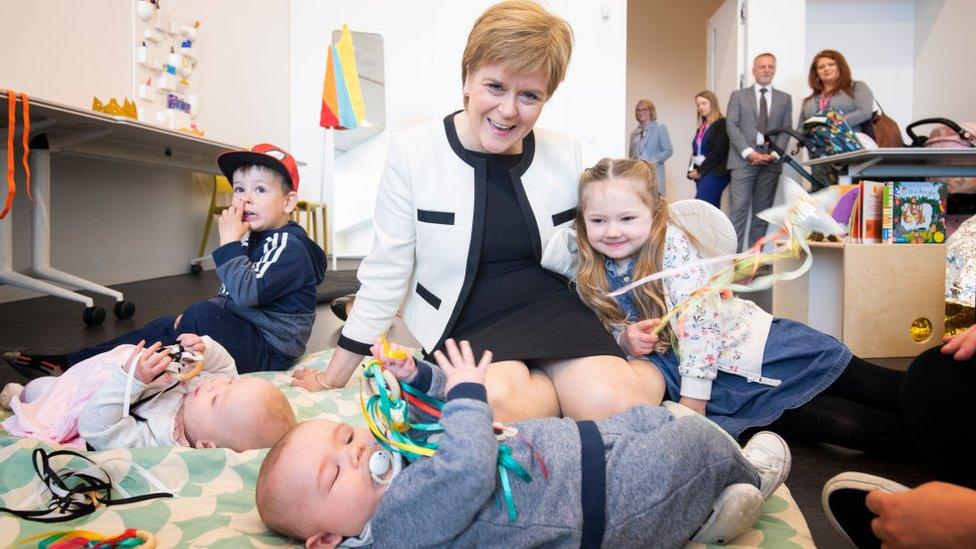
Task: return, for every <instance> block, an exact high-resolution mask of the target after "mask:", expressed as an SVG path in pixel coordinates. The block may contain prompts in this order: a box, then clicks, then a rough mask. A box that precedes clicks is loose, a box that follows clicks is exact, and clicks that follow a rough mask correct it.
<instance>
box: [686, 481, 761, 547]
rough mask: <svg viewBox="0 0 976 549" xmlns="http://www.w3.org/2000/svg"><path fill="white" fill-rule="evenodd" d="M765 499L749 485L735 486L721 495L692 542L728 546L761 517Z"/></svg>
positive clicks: (729, 487) (723, 491) (727, 487)
mask: <svg viewBox="0 0 976 549" xmlns="http://www.w3.org/2000/svg"><path fill="white" fill-rule="evenodd" d="M763 501H764V500H763V495H762V492H760V491H759V488H756V487H755V486H753V485H751V484H748V483H744V482H743V483H740V484H732V485H730V486H726V487H725V490H722V493H721V494H719V495H718V498H717V499H716V500H715V504H714V505H713V506H712V514H710V515H708V518H707V519H705V522H704V523H703V524H702V526H701V528H699V529H698V532H696V533H695V535H694V536H693V537H692V538H691V541H693V542H695V543H706V544H707V543H725V542H727V541H732V540H734V539H735V538H737V537H739V536H741V535H742V534H744V533H745V532H746V531H748V530H749V529H750V528H752V525H753V524H755V523H756V521H758V520H759V517H761V516H762V510H763Z"/></svg>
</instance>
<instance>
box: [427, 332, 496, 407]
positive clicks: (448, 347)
mask: <svg viewBox="0 0 976 549" xmlns="http://www.w3.org/2000/svg"><path fill="white" fill-rule="evenodd" d="M444 350H445V351H447V355H445V354H444V353H442V352H441V351H434V359H435V360H437V365H438V366H440V367H441V370H444V376H445V377H446V378H447V380H446V381H445V382H444V394H445V395H446V394H448V393H450V392H451V389H453V388H454V387H455V386H456V385H459V384H461V383H477V384H479V385H484V384H485V372H486V371H487V370H488V365H489V364H491V359H492V355H491V351H485V353H484V354H483V355H481V360H480V361H478V362H477V363H475V360H474V351H472V350H471V344H470V343H468V342H467V341H462V342H461V347H460V349H459V348H458V345H457V344H456V343H454V340H453V339H448V340H447V341H445V342H444Z"/></svg>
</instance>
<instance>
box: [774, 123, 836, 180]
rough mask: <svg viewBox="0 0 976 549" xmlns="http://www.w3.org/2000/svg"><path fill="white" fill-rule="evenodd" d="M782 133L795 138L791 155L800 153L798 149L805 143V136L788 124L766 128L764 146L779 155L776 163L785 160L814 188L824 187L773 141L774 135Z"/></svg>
mask: <svg viewBox="0 0 976 549" xmlns="http://www.w3.org/2000/svg"><path fill="white" fill-rule="evenodd" d="M784 133H785V134H787V135H789V136H791V137H794V138H796V141H797V144H796V149H795V150H794V151H793V155H796V154H800V149H801V148H802V147H804V146H805V144H806V137H805V136H804V135H803V134H802V133H800V132H798V131H796V130H794V129H793V128H790V127H789V126H784V127H782V128H775V129H772V130H767V131H766V133H764V134H763V140H764V141H765V145H766V147H768V148H769V150H771V151H775V152H776V154H778V155H779V160H777V161H776V163H777V164H782V163H783V162H786V163H787V164H789V165H790V167H792V168H793V169H794V170H796V172H797V173H798V174H800V176H801V177H803V179H806V180H807V181H809V182H810V183H811V184H812V185H813V188H814V189H822V188H824V187H826V185H824V184H823V183H821V182H820V181H818V180H817V178H815V177H813V174H812V173H810V172H808V171H807V170H806V168H804V167H803V166H802V165H800V163H799V162H797V161H796V159H795V158H793V155H791V154H789V153H787V152H786V151H785V150H783V149H782V148H781V147H780V146H779V145H777V144H776V141H774V139H775V137H776V136H778V135H780V134H784Z"/></svg>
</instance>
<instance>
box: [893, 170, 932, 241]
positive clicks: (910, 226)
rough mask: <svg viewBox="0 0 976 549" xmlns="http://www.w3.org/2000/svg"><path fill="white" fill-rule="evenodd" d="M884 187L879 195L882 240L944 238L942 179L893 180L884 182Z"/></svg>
mask: <svg viewBox="0 0 976 549" xmlns="http://www.w3.org/2000/svg"><path fill="white" fill-rule="evenodd" d="M885 187H886V188H885V190H884V193H883V195H882V211H883V214H882V224H883V227H882V232H883V238H884V239H885V241H887V242H894V243H896V244H933V243H934V244H939V243H942V242H945V230H946V228H945V213H946V185H945V183H942V182H938V181H895V182H890V183H887V184H886V185H885ZM889 209H890V212H891V213H890V216H889V215H888V211H889Z"/></svg>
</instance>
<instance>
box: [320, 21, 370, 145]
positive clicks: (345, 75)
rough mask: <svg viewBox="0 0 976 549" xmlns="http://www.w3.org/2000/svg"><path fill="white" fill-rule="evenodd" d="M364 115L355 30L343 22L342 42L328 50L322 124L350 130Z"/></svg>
mask: <svg viewBox="0 0 976 549" xmlns="http://www.w3.org/2000/svg"><path fill="white" fill-rule="evenodd" d="M365 118H366V105H365V102H364V101H363V93H362V89H361V88H360V86H359V68H358V67H357V65H356V47H355V45H354V44H353V40H352V32H350V31H349V27H348V26H347V25H343V26H342V34H341V36H340V37H339V41H338V42H336V44H335V45H332V46H329V49H328V55H327V59H326V65H325V79H324V82H323V83H322V110H321V112H320V114H319V125H320V126H322V127H323V128H334V129H339V130H351V129H354V128H357V127H359V126H360V125H361V124H362V123H363V121H364V120H365Z"/></svg>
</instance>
